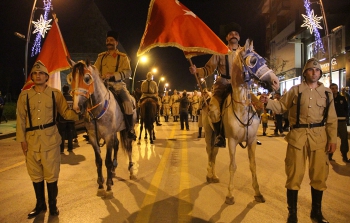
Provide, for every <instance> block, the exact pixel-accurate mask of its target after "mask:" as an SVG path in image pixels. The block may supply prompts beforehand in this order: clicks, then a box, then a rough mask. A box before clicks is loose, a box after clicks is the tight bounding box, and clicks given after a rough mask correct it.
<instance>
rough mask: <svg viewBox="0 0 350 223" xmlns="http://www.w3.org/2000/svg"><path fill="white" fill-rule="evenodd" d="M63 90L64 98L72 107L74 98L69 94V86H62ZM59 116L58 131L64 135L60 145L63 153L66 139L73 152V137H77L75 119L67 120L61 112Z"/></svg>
mask: <svg viewBox="0 0 350 223" xmlns="http://www.w3.org/2000/svg"><path fill="white" fill-rule="evenodd" d="M62 92H63V96H64V98H65V99H66V101H67V104H68V107H69V109H72V106H73V98H72V96H71V95H70V94H69V86H68V85H64V86H63V88H62ZM57 118H58V123H57V127H58V131H59V133H60V135H61V137H62V142H61V145H60V148H61V153H63V152H64V142H65V139H67V140H68V151H69V152H71V151H72V150H73V138H76V137H75V136H74V133H75V126H74V121H71V120H66V119H64V118H63V117H62V116H61V115H60V114H57Z"/></svg>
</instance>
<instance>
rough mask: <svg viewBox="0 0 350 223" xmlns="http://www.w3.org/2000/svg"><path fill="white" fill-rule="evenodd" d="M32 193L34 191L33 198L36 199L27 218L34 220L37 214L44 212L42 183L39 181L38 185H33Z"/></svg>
mask: <svg viewBox="0 0 350 223" xmlns="http://www.w3.org/2000/svg"><path fill="white" fill-rule="evenodd" d="M33 186H34V191H35V197H36V205H35V208H34V209H33V210H32V211H31V212H30V213H29V214H28V218H34V217H35V216H37V215H38V214H40V213H41V212H42V211H46V210H47V207H46V203H45V184H44V181H41V182H39V183H34V182H33Z"/></svg>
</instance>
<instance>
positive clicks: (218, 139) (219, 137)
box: [213, 121, 226, 148]
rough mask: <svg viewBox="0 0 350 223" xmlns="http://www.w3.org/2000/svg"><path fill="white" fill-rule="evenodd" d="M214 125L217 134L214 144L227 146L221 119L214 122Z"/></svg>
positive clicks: (222, 146)
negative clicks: (222, 132)
mask: <svg viewBox="0 0 350 223" xmlns="http://www.w3.org/2000/svg"><path fill="white" fill-rule="evenodd" d="M213 126H214V132H215V136H216V138H215V141H214V146H215V147H221V148H226V140H225V138H224V137H222V135H221V121H219V122H216V123H213Z"/></svg>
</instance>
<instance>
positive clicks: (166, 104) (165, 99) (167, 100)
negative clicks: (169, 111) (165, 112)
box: [162, 95, 170, 108]
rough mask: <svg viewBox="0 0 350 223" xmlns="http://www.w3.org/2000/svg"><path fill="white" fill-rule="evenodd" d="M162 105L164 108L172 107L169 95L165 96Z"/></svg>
mask: <svg viewBox="0 0 350 223" xmlns="http://www.w3.org/2000/svg"><path fill="white" fill-rule="evenodd" d="M162 104H163V108H169V107H170V96H169V95H165V96H164V97H163V98H162Z"/></svg>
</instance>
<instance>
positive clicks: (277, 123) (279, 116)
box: [275, 114, 283, 133]
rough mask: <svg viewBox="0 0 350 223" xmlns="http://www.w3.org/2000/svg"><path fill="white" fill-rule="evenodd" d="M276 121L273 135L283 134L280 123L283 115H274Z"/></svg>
mask: <svg viewBox="0 0 350 223" xmlns="http://www.w3.org/2000/svg"><path fill="white" fill-rule="evenodd" d="M275 119H276V128H275V133H278V131H279V132H280V133H283V128H282V123H283V115H282V114H281V115H275Z"/></svg>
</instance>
